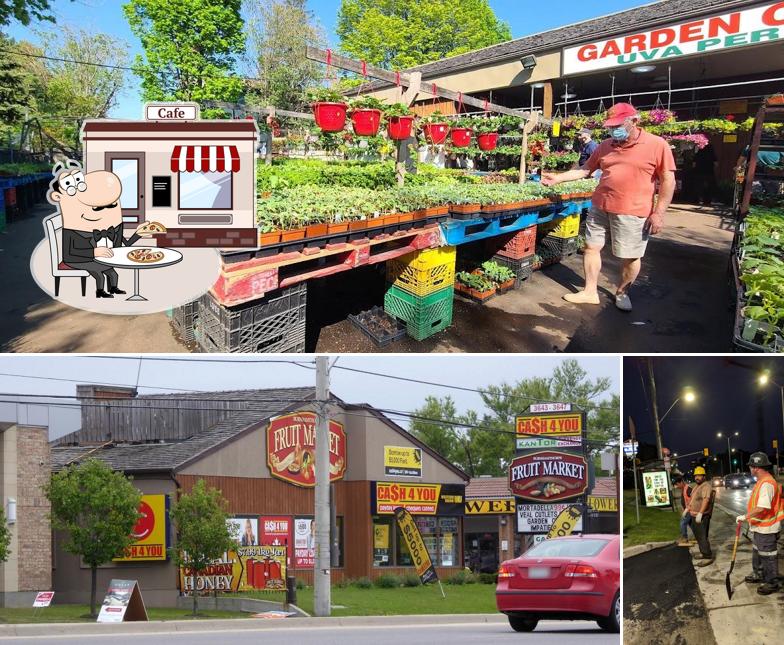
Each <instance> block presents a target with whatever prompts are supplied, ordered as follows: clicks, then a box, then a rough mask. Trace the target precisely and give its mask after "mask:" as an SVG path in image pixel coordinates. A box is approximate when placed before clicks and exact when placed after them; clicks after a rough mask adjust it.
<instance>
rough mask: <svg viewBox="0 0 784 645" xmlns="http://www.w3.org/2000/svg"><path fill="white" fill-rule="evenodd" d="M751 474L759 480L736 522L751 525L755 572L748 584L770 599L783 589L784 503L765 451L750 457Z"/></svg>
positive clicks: (752, 563)
mask: <svg viewBox="0 0 784 645" xmlns="http://www.w3.org/2000/svg"><path fill="white" fill-rule="evenodd" d="M749 469H750V470H751V474H752V475H754V476H755V477H756V478H757V483H756V484H754V489H753V490H752V491H751V497H749V503H748V506H747V510H746V514H745V515H738V517H737V518H736V521H737V522H748V523H749V531H750V532H751V538H752V543H753V553H752V559H751V566H752V568H753V572H752V574H751V575H748V576H746V582H748V583H751V584H759V583H761V584H760V585H759V587H757V593H758V594H762V595H763V596H767V595H768V594H772V593H774V592H775V591H778V590H779V588H780V584H779V580H778V575H779V564H778V548H777V542H778V539H779V532H780V531H781V522H782V520H784V505H783V504H784V501H783V500H782V490H781V486H780V485H779V483H778V482H777V481H776V480H775V479H774V478H773V475H771V472H770V471H771V463H770V460H769V459H768V456H767V455H766V454H765V453H764V452H755V453H754V454H753V455H751V457H750V458H749Z"/></svg>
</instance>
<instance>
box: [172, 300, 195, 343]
mask: <svg viewBox="0 0 784 645" xmlns="http://www.w3.org/2000/svg"><path fill="white" fill-rule="evenodd" d="M198 315H199V301H198V300H194V301H193V302H188V303H186V304H184V305H182V306H180V307H174V308H173V309H172V312H171V320H172V324H173V325H174V328H175V329H176V330H177V333H178V334H179V335H180V338H182V340H184V341H186V342H190V341H192V340H193V339H194V333H193V332H194V327H195V323H196V318H197V317H198Z"/></svg>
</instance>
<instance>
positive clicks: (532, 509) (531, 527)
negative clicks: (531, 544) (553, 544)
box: [517, 504, 583, 533]
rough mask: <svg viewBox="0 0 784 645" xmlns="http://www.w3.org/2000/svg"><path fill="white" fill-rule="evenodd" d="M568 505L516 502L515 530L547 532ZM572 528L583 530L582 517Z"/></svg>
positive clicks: (520, 531)
mask: <svg viewBox="0 0 784 645" xmlns="http://www.w3.org/2000/svg"><path fill="white" fill-rule="evenodd" d="M569 506H570V504H518V505H517V532H518V533H549V531H550V529H551V528H552V526H553V524H554V523H555V520H556V519H557V518H558V516H559V515H560V514H561V513H563V511H565V510H566V509H567V508H569ZM573 530H575V531H577V532H581V531H582V530H583V521H582V518H580V519H579V520H578V521H577V523H576V524H575V527H574V529H573Z"/></svg>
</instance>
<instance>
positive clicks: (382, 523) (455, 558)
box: [373, 516, 460, 567]
mask: <svg viewBox="0 0 784 645" xmlns="http://www.w3.org/2000/svg"><path fill="white" fill-rule="evenodd" d="M414 521H415V522H416V525H417V528H418V529H419V532H420V533H421V534H422V540H423V541H424V543H425V546H426V547H427V551H428V553H429V554H430V558H431V559H432V561H433V564H434V565H436V566H444V567H457V566H460V551H459V549H460V520H459V518H457V517H441V518H438V517H430V516H419V517H414ZM393 556H394V557H393ZM413 564H414V563H413V561H412V559H411V554H410V553H409V551H408V547H407V546H406V541H405V540H404V539H403V536H402V534H401V533H400V528H399V527H398V525H397V522H396V521H395V518H394V517H374V518H373V566H375V567H392V566H396V567H410V566H413Z"/></svg>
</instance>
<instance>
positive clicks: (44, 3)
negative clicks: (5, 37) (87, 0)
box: [0, 0, 73, 26]
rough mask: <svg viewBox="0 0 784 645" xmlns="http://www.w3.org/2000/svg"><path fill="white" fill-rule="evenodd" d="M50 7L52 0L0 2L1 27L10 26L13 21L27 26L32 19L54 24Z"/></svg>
mask: <svg viewBox="0 0 784 645" xmlns="http://www.w3.org/2000/svg"><path fill="white" fill-rule="evenodd" d="M71 1H72V2H73V0H71ZM50 5H51V0H0V26H3V25H7V24H10V22H11V20H16V21H18V22H21V23H22V24H23V25H25V26H27V25H29V24H30V20H31V19H32V20H48V21H49V22H54V16H53V15H52V14H51V13H49V10H50V8H51V6H50Z"/></svg>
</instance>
